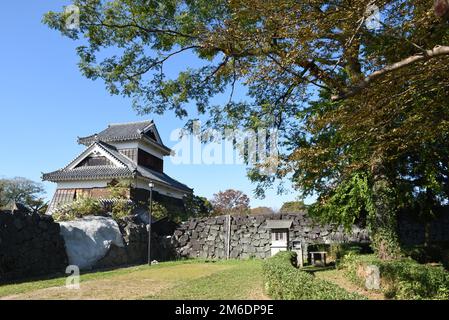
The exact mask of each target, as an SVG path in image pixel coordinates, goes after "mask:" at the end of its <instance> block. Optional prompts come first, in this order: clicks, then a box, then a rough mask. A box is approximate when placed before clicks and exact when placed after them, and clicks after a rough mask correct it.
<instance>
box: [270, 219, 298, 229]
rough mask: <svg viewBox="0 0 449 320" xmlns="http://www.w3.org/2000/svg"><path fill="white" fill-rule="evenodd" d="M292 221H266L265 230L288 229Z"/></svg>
mask: <svg viewBox="0 0 449 320" xmlns="http://www.w3.org/2000/svg"><path fill="white" fill-rule="evenodd" d="M292 224H293V220H267V225H266V228H267V229H290V227H291V226H292Z"/></svg>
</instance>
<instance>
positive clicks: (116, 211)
mask: <svg viewBox="0 0 449 320" xmlns="http://www.w3.org/2000/svg"><path fill="white" fill-rule="evenodd" d="M132 210H133V208H132V206H131V205H130V204H129V203H128V200H125V199H117V200H116V201H115V202H114V204H113V205H112V210H111V211H112V219H114V220H116V221H117V220H120V219H123V218H125V217H127V216H130V215H131V214H132Z"/></svg>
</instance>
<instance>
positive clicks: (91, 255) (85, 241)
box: [60, 216, 124, 269]
mask: <svg viewBox="0 0 449 320" xmlns="http://www.w3.org/2000/svg"><path fill="white" fill-rule="evenodd" d="M60 226H61V235H62V237H63V238H64V240H65V247H66V252H67V256H68V258H69V263H70V264H71V265H76V266H78V267H79V268H80V269H90V268H92V267H93V266H94V265H95V264H96V263H97V261H99V260H100V259H101V258H103V257H104V256H105V255H106V253H107V252H108V250H109V248H110V247H111V245H112V244H114V245H116V246H118V247H123V246H124V244H123V238H122V234H121V233H120V229H119V227H118V225H117V222H115V221H114V220H113V219H111V218H106V217H97V216H87V217H84V218H82V219H77V220H74V221H67V222H61V223H60Z"/></svg>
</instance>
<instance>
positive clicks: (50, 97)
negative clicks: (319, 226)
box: [0, 0, 297, 208]
mask: <svg viewBox="0 0 449 320" xmlns="http://www.w3.org/2000/svg"><path fill="white" fill-rule="evenodd" d="M66 4H69V2H68V1H56V0H40V1H7V2H4V3H3V4H2V10H0V35H1V40H2V46H1V50H0V137H1V138H0V150H1V156H0V176H1V177H14V176H22V177H27V178H29V179H32V180H35V181H40V178H41V173H42V172H50V171H53V170H56V169H59V168H61V167H63V166H65V165H66V164H67V163H68V162H69V161H70V160H72V159H73V158H74V157H75V156H76V155H78V154H79V153H80V152H81V151H82V150H83V147H82V146H79V145H78V144H77V143H76V139H77V136H85V135H89V134H92V133H94V132H98V131H100V130H102V129H104V128H105V127H106V126H107V124H108V123H121V122H128V121H139V120H145V119H154V120H155V121H156V123H157V126H158V129H159V131H160V134H161V136H162V139H163V140H164V142H165V144H166V145H168V146H169V147H172V146H173V145H175V144H176V141H170V133H171V132H172V130H174V129H176V128H178V127H182V125H183V124H184V121H183V120H179V119H177V118H176V117H175V116H174V115H173V114H166V115H164V116H155V115H146V116H138V115H137V114H136V112H135V111H134V110H133V109H132V107H131V101H130V100H128V99H125V98H123V97H120V96H110V95H109V94H108V93H107V92H106V90H105V88H104V85H103V83H102V82H101V81H95V82H93V81H91V80H88V79H86V78H84V77H83V76H82V75H81V73H80V72H79V70H78V67H77V62H78V59H77V56H76V54H75V48H76V46H77V43H76V42H73V41H71V40H70V39H67V38H63V37H62V36H61V35H60V34H59V33H58V32H56V31H53V30H50V29H49V28H47V27H46V26H45V25H43V24H42V23H41V19H42V15H43V14H44V13H45V12H47V11H49V10H60V9H61V8H62V6H63V5H66ZM78 44H79V43H78ZM171 68H173V69H172V70H170V71H171V72H176V71H177V70H176V66H172V67H171ZM240 94H242V93H241V92H240ZM165 171H166V173H167V174H169V175H170V176H172V177H174V178H176V179H178V180H179V181H181V182H183V183H185V184H187V185H189V186H190V187H192V188H194V189H195V193H196V194H198V195H202V196H206V197H208V198H211V197H212V195H213V194H214V193H216V192H217V191H220V190H225V189H227V188H229V187H232V188H234V189H239V190H242V191H244V192H245V193H247V194H248V195H249V196H250V198H251V206H252V207H256V206H268V207H273V208H279V207H280V206H281V205H282V203H283V202H285V201H291V200H294V199H295V198H296V197H297V193H295V192H294V191H291V193H289V194H287V195H282V196H279V195H276V191H275V190H272V191H268V192H267V197H266V198H265V199H262V200H259V199H255V198H254V197H253V195H252V191H253V189H254V185H252V184H251V183H250V182H249V181H248V179H247V178H246V175H245V172H246V171H245V166H243V165H175V164H172V163H171V161H170V160H169V159H166V160H165ZM44 185H45V187H46V190H47V193H48V194H47V197H51V196H52V193H53V191H54V189H55V185H54V184H52V183H44Z"/></svg>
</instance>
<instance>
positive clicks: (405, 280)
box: [342, 252, 449, 300]
mask: <svg viewBox="0 0 449 320" xmlns="http://www.w3.org/2000/svg"><path fill="white" fill-rule="evenodd" d="M367 265H376V266H378V267H379V269H380V275H381V290H382V292H383V293H384V295H385V297H386V298H387V299H399V300H412V299H413V300H421V299H436V300H448V299H449V273H448V272H447V271H445V270H444V268H442V267H440V266H432V265H424V264H419V263H417V262H416V261H413V260H412V259H401V260H393V261H384V260H380V259H378V258H377V257H376V256H374V255H358V254H356V253H354V252H351V253H349V254H347V255H346V256H345V257H344V259H343V263H342V267H343V268H344V269H345V272H346V275H347V276H348V278H349V279H350V280H351V281H353V282H354V283H356V284H358V285H360V286H362V285H363V282H364V280H363V279H362V277H361V276H360V275H359V274H360V270H361V269H362V268H364V267H365V266H367Z"/></svg>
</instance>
